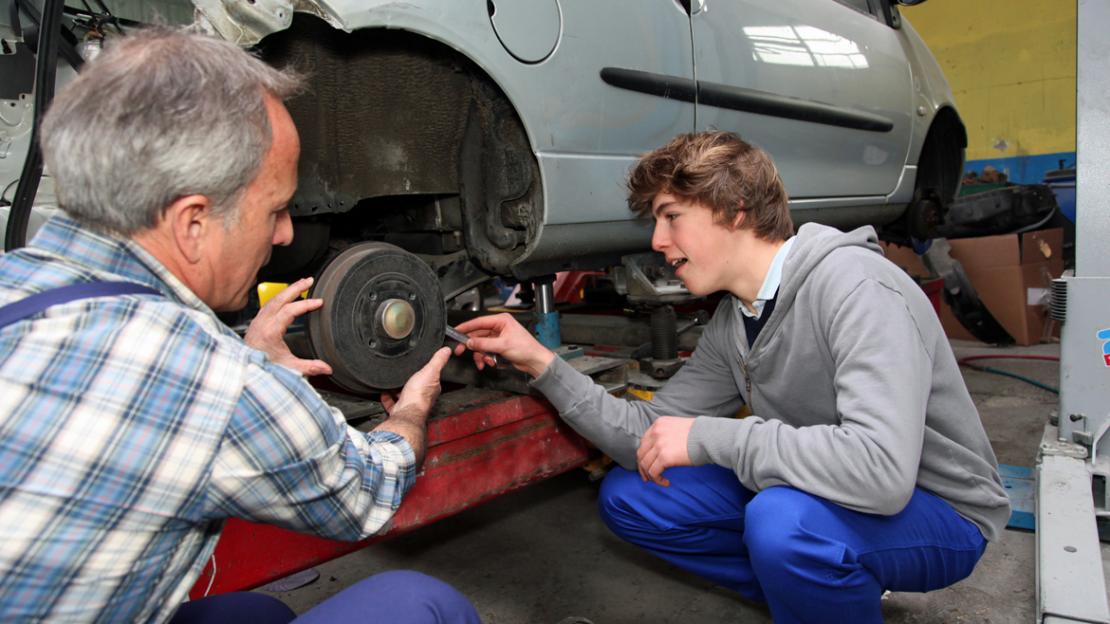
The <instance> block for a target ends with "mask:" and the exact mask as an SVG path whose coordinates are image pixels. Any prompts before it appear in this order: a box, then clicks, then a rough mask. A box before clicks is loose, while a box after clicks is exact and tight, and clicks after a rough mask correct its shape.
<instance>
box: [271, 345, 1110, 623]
mask: <svg viewBox="0 0 1110 624" xmlns="http://www.w3.org/2000/svg"><path fill="white" fill-rule="evenodd" d="M953 346H954V348H955V350H956V354H957V357H962V356H966V355H973V354H980V353H995V354H1005V355H1009V354H1023V353H1029V354H1043V355H1059V346H1058V345H1037V346H1033V347H1011V348H1005V349H996V348H990V347H986V346H984V345H981V344H978V343H964V342H955V343H953ZM988 364H989V365H991V366H994V367H996V368H1000V369H1004V370H1008V371H1011V372H1015V373H1018V374H1021V375H1024V376H1027V377H1030V378H1033V379H1036V380H1038V381H1041V382H1042V383H1046V384H1048V385H1051V386H1057V385H1058V382H1059V380H1058V367H1057V365H1056V363H1055V362H1044V361H996V362H989V363H988ZM964 370H965V378H966V380H967V384H968V388H969V389H970V391H971V393H972V396H973V397H974V399H975V402H976V405H977V406H978V407H979V412H980V415H981V416H982V418H983V422H984V424H985V426H986V429H987V432H988V434H989V435H990V438H991V441H992V443H993V444H994V447H995V452H996V453H997V455H998V460H999V462H1001V463H1006V464H1013V465H1017V466H1032V465H1033V463H1034V460H1035V456H1036V452H1037V446H1038V443H1039V441H1040V438H1041V433H1042V430H1043V427H1044V423H1045V422H1046V421H1047V419H1048V416H1049V412H1050V411H1051V410H1053V409H1054V408H1055V406H1056V395H1054V394H1051V393H1049V392H1046V391H1044V390H1041V389H1038V388H1036V387H1034V386H1031V385H1028V384H1025V383H1023V382H1021V381H1018V380H1014V379H1010V378H1007V377H1003V376H999V375H994V374H990V373H982V372H977V371H973V370H970V369H966V368H965V369H964ZM596 495H597V485H596V484H595V483H591V482H590V481H589V480H588V479H587V478H586V474H585V473H584V472H582V471H577V470H576V471H573V472H571V473H568V474H565V475H562V476H560V477H556V478H554V479H550V480H548V481H546V482H543V483H540V484H537V485H533V486H530V487H528V488H525V489H524V490H521V491H518V492H516V493H513V494H509V495H506V496H503V497H501V498H499V499H497V500H495V501H492V502H490V503H487V504H485V505H483V506H481V507H478V508H476V509H472V510H470V511H467V512H465V513H463V514H460V515H458V516H455V517H454V518H450V519H447V520H444V521H440V522H439V523H437V524H434V525H432V526H428V527H425V528H423V529H420V530H417V531H415V532H413V533H411V534H409V535H406V536H403V537H400V538H398V539H395V540H392V541H389V542H385V543H382V544H378V545H375V546H372V547H370V548H366V549H364V550H362V551H359V552H356V553H352V554H350V555H347V556H346V557H343V558H341V559H337V560H334V561H331V562H328V563H327V564H324V565H321V566H320V567H318V568H317V571H318V572H319V573H320V578H319V579H318V580H317V581H316V582H314V583H312V584H310V585H307V586H305V587H302V588H300V589H296V590H294V591H289V592H281V593H275V594H273V595H276V596H278V597H280V598H281V599H282V600H284V601H285V602H286V603H287V604H289V605H290V606H291V607H293V609H295V610H296V611H297V612H298V613H300V612H303V611H305V610H307V609H309V608H311V607H312V606H314V605H315V604H317V603H319V602H320V601H322V600H323V599H325V598H327V597H329V596H331V595H332V594H334V593H336V592H338V591H339V590H341V589H343V588H344V587H346V586H348V585H350V584H351V583H354V582H355V581H358V580H359V579H361V578H364V577H366V576H369V575H371V574H374V573H376V572H380V571H384V570H391V569H400V568H408V569H415V570H419V571H421V572H425V573H427V574H431V575H433V576H436V577H438V578H440V579H443V580H444V581H446V582H448V583H450V584H451V585H453V586H455V587H456V588H458V589H459V590H460V591H461V592H462V593H464V594H465V595H466V596H468V597H469V598H470V599H471V600H472V601H473V602H474V604H475V606H476V607H477V609H478V613H479V614H480V615H481V616H482V619H483V621H485V622H486V623H487V624H501V623H504V624H510V623H511V624H517V623H521V624H524V623H529V624H530V623H535V624H549V623H550V624H556V623H557V622H559V621H560V620H563V619H564V618H567V617H570V616H581V617H585V618H589V620H591V621H593V622H595V623H596V624H622V623H633V622H660V623H666V622H675V623H679V622H681V623H684V624H689V623H698V622H770V621H771V618H770V615H769V613H768V611H767V610H766V609H765V608H763V607H760V606H756V605H752V604H750V603H745V602H743V601H741V600H740V599H739V598H738V597H737V596H735V595H734V594H732V593H730V592H729V591H727V590H724V589H722V588H720V587H716V586H714V585H713V584H712V583H709V582H706V581H703V580H701V579H700V578H698V577H696V576H693V575H692V574H688V573H686V572H683V571H682V570H679V569H677V568H675V567H673V566H670V565H668V564H666V563H663V562H661V561H659V560H657V559H655V558H653V557H651V556H650V555H647V554H646V553H644V552H642V551H640V550H639V549H637V548H635V547H633V546H630V545H628V544H625V543H624V542H622V541H620V540H618V539H617V538H615V537H614V536H613V535H611V534H610V533H609V532H608V530H607V529H606V528H605V527H604V525H602V523H601V521H600V520H599V519H598V516H597V513H596V511H595V501H596ZM1034 547H1035V546H1034V535H1033V534H1032V533H1029V532H1023V531H1013V530H1007V531H1006V532H1005V534H1004V535H1003V537H1002V539H1001V540H999V541H998V542H997V543H994V544H991V545H990V546H989V547H988V549H987V552H986V554H985V555H984V557H983V559H982V561H981V562H980V564H979V566H978V567H977V568H976V571H975V572H974V574H972V576H971V577H969V578H968V579H965V580H964V581H962V582H961V583H958V584H956V585H955V586H953V587H949V588H947V589H944V590H941V591H935V592H931V593H928V594H902V593H897V594H893V595H892V596H890V597H889V598H888V599H887V600H885V601H884V603H883V613H884V615H885V618H886V621H887V622H890V623H915V624H917V623H919V624H926V623H928V624H932V623H937V624H940V623H949V624H951V623H959V622H1033V621H1034V619H1035V617H1036V615H1035V610H1036V606H1035V595H1034V592H1035V589H1034V583H1035V581H1034V558H1035V554H1034ZM1103 563H1104V567H1106V564H1107V563H1110V545H1103Z"/></svg>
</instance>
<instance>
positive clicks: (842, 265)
mask: <svg viewBox="0 0 1110 624" xmlns="http://www.w3.org/2000/svg"><path fill="white" fill-rule="evenodd" d="M738 305H739V301H738V300H737V299H735V298H734V297H731V296H728V297H725V298H724V300H722V301H721V304H720V306H719V307H718V308H717V311H716V313H715V314H714V315H713V319H712V320H711V321H710V322H709V324H708V325H707V326H706V328H705V332H704V333H703V334H702V338H701V341H700V342H699V344H698V348H697V350H696V351H695V352H694V354H693V356H692V357H691V358H690V360H689V361H688V362H687V363H686V365H685V366H684V367H683V368H682V369H681V370H680V371H679V372H678V373H677V374H676V375H675V376H674V377H673V378H672V379H671V380H670V381H668V382H667V384H666V386H665V387H664V388H663V389H662V390H660V391H659V392H658V393H656V394H655V398H654V399H653V400H652V401H650V402H649V401H625V400H623V399H618V398H615V397H612V396H610V395H609V394H607V393H606V392H605V391H604V389H602V388H601V387H600V386H598V385H596V384H594V383H593V381H592V380H591V379H590V378H589V377H586V376H584V375H581V374H580V373H578V372H577V371H575V370H574V369H572V368H571V367H570V366H569V365H568V364H566V363H565V362H563V361H562V360H560V359H556V360H555V361H554V362H553V363H552V365H551V366H550V367H548V369H547V370H546V371H545V372H544V373H543V375H541V376H540V377H539V378H538V379H536V380H535V381H534V382H533V384H534V386H535V387H536V388H537V389H538V390H540V391H541V392H542V393H543V394H544V395H545V396H546V397H547V398H548V400H550V401H551V403H552V404H553V405H554V406H555V407H556V409H558V410H559V413H560V414H561V415H562V416H563V418H564V419H565V420H566V421H567V422H568V423H569V424H570V425H571V426H572V427H573V428H574V429H575V430H576V431H578V432H579V433H581V434H582V435H583V436H584V437H585V438H587V439H588V440H590V441H591V442H593V443H594V444H595V445H597V446H598V448H600V449H601V450H603V451H605V452H606V453H608V454H609V455H610V456H611V457H612V458H613V459H614V460H616V461H617V463H619V464H620V465H621V466H623V467H625V468H628V469H630V470H635V467H636V449H637V448H638V446H639V444H640V437H641V436H642V435H643V433H644V431H646V430H647V428H648V427H649V426H650V425H651V423H652V422H653V421H654V420H655V419H656V418H657V417H659V416H664V415H669V416H690V417H695V418H696V420H695V422H694V425H693V427H692V429H691V430H690V437H689V440H688V442H687V449H688V451H689V453H690V459H691V460H692V462H693V463H694V464H695V465H700V464H709V463H712V464H718V465H721V466H725V467H728V468H731V469H733V470H734V471H735V472H736V476H737V478H739V480H740V482H741V483H742V484H743V485H744V486H745V487H747V488H748V489H750V490H753V491H756V492H758V491H760V490H763V489H764V488H768V487H771V486H775V485H790V486H793V487H796V488H798V489H800V490H803V491H806V492H809V493H811V494H814V495H816V496H820V497H822V498H825V499H827V500H830V501H832V502H834V503H837V504H839V505H842V506H844V507H846V508H848V509H853V510H856V511H861V512H865V513H873V514H882V515H892V514H895V513H898V512H899V511H901V510H902V508H903V507H905V505H906V503H907V502H908V501H909V499H910V496H911V495H912V493H913V488H914V486H918V487H921V488H923V489H925V490H928V491H930V492H932V493H934V494H936V495H937V496H939V497H941V498H943V499H944V500H946V501H948V503H949V504H951V505H952V506H953V507H954V508H955V509H956V511H957V512H959V513H960V515H962V516H964V517H965V518H968V519H969V520H971V521H972V522H974V523H975V524H976V525H977V526H978V527H979V528H980V530H981V531H982V532H983V536H984V537H986V538H987V539H988V540H994V539H996V538H997V537H998V535H999V533H1000V531H1001V530H1002V528H1003V527H1004V526H1005V525H1006V521H1007V519H1008V518H1009V515H1010V506H1009V500H1008V499H1007V497H1006V493H1005V491H1004V489H1003V487H1002V483H1001V479H1000V478H999V475H998V463H997V461H996V459H995V456H994V451H993V450H992V449H991V446H990V442H989V441H988V440H987V435H986V432H985V431H984V430H983V425H982V422H981V421H980V420H979V414H978V412H977V411H976V409H975V405H974V404H973V403H972V401H971V395H970V394H968V391H967V387H966V386H965V385H964V381H963V376H962V375H961V374H960V370H959V366H958V365H957V363H956V359H955V356H954V355H953V354H952V349H951V347H950V346H949V344H948V339H947V338H946V337H945V335H944V332H943V330H942V329H941V326H940V322H939V321H938V320H937V315H936V313H935V312H934V310H933V308H932V306H931V305H930V303H929V301H928V299H927V298H926V297H925V295H924V293H923V292H922V291H921V289H920V288H919V287H918V286H917V285H916V284H915V283H914V282H913V280H911V279H910V278H909V277H908V276H907V275H906V274H905V273H904V272H903V271H902V270H901V269H899V268H898V267H897V266H895V265H894V264H893V263H891V262H889V261H887V260H886V259H885V258H883V256H882V250H881V248H880V247H879V245H878V242H877V239H876V236H875V231H874V229H873V228H871V227H863V228H860V229H857V230H855V231H853V232H849V233H847V234H845V233H842V232H840V231H838V230H836V229H833V228H830V227H825V226H821V225H816V224H806V225H804V226H802V228H801V229H800V230H799V231H798V235H797V240H796V241H795V243H794V245H793V248H792V249H791V250H790V253H789V255H788V256H787V257H786V262H785V264H784V266H783V277H782V283H781V285H780V286H779V291H778V296H777V298H776V301H775V308H774V310H773V312H772V313H771V316H770V318H768V319H767V320H766V324H765V325H764V327H763V330H762V331H761V332H760V334H759V337H758V338H757V339H756V341H755V344H752V345H750V346H749V345H748V341H747V337H746V334H745V332H744V323H743V321H742V319H741V318H740V311H739V309H738ZM744 403H747V404H748V405H749V406H750V407H751V409H752V412H753V414H754V415H753V416H749V417H747V418H743V419H736V418H732V417H731V416H733V415H734V414H735V413H736V411H737V410H738V409H739V407H740V406H741V405H743V404H744Z"/></svg>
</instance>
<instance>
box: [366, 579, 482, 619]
mask: <svg viewBox="0 0 1110 624" xmlns="http://www.w3.org/2000/svg"><path fill="white" fill-rule="evenodd" d="M358 584H360V585H365V586H366V588H367V589H368V590H369V591H371V592H372V593H373V594H374V595H376V596H383V597H385V596H387V597H389V599H390V600H392V601H394V602H395V603H400V602H405V603H407V605H405V606H406V607H407V608H406V609H404V610H406V611H408V612H410V613H427V614H431V615H434V616H435V617H434V618H433V619H431V620H429V621H435V622H477V621H479V620H478V617H477V613H476V612H475V611H474V606H473V605H472V604H470V601H469V600H467V598H466V596H463V595H462V594H461V593H459V591H458V590H457V589H455V588H454V587H452V586H450V585H448V584H447V583H444V582H443V581H441V580H439V579H437V578H435V577H431V576H428V575H427V574H422V573H420V572H415V571H413V570H393V571H390V572H382V573H379V574H375V575H374V576H372V577H370V578H368V579H364V580H362V581H360V582H359V583H358ZM395 606H397V607H400V606H401V605H400V604H395ZM471 614H473V617H471Z"/></svg>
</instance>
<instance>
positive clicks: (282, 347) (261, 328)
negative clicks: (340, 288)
mask: <svg viewBox="0 0 1110 624" xmlns="http://www.w3.org/2000/svg"><path fill="white" fill-rule="evenodd" d="M310 286H312V278H311V277H305V278H302V279H299V280H297V281H296V282H293V283H292V284H290V285H289V286H287V287H286V288H285V289H284V290H282V291H281V292H279V293H278V294H276V295H274V296H273V298H271V299H270V300H269V301H267V302H266V305H264V306H262V309H260V310H259V311H258V315H257V316H255V317H254V319H253V320H252V321H251V324H250V326H249V327H247V333H246V335H244V336H243V341H244V342H246V343H247V344H248V345H250V346H251V347H252V348H254V349H258V350H259V351H261V352H263V353H265V354H266V355H268V356H270V359H271V360H273V361H274V362H276V363H278V364H281V365H282V366H285V367H287V368H291V369H293V370H295V371H297V372H299V373H300V374H302V375H308V376H312V375H330V374H331V366H329V365H328V363H327V362H325V361H323V360H304V359H301V358H299V357H297V356H295V355H293V352H292V351H290V350H289V345H287V344H285V331H286V330H287V329H289V325H291V324H292V323H293V321H294V319H296V318H297V317H298V316H300V315H302V314H305V313H307V312H311V311H313V310H317V309H319V308H320V306H322V305H324V300H323V299H300V298H299V297H300V296H301V293H303V292H304V291H306V290H308V289H309V287H310Z"/></svg>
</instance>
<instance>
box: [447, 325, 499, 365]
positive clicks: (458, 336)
mask: <svg viewBox="0 0 1110 624" xmlns="http://www.w3.org/2000/svg"><path fill="white" fill-rule="evenodd" d="M445 327H446V332H445V333H446V334H447V337H448V338H450V339H451V340H454V341H455V342H457V343H459V344H461V345H463V346H464V347H465V346H466V341H467V340H470V336H467V335H466V334H464V333H462V332H461V331H459V330H457V329H455V328H454V327H451V326H450V325H446V326H445ZM475 353H477V354H478V355H481V356H482V357H488V358H490V359H492V360H493V365H494V366H497V356H496V355H492V354H487V353H482V352H481V351H475Z"/></svg>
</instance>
